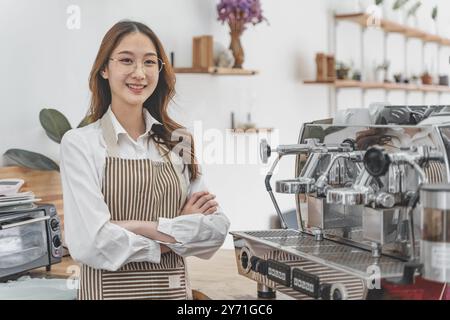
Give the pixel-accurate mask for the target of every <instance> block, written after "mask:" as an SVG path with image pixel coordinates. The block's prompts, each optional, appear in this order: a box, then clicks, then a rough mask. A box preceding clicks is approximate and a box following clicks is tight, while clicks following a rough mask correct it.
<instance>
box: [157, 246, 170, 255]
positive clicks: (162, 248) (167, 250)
mask: <svg viewBox="0 0 450 320" xmlns="http://www.w3.org/2000/svg"><path fill="white" fill-rule="evenodd" d="M159 247H160V248H161V254H163V253H167V252H170V251H171V250H170V249H169V247H168V246H166V245H164V244H160V245H159Z"/></svg>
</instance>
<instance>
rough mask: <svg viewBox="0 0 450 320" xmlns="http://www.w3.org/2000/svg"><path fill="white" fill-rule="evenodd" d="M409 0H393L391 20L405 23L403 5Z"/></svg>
mask: <svg viewBox="0 0 450 320" xmlns="http://www.w3.org/2000/svg"><path fill="white" fill-rule="evenodd" d="M408 2H409V0H395V2H394V4H393V5H392V16H391V20H393V21H395V22H397V23H400V24H404V23H405V5H406V4H407V3H408Z"/></svg>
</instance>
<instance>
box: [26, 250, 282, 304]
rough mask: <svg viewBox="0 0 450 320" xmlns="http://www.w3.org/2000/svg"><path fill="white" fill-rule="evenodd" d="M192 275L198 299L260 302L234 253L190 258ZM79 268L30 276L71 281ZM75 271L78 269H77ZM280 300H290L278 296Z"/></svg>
mask: <svg viewBox="0 0 450 320" xmlns="http://www.w3.org/2000/svg"><path fill="white" fill-rule="evenodd" d="M187 264H188V273H189V278H190V279H191V287H192V290H193V294H194V299H197V300H202V299H213V300H244V299H249V300H253V299H257V295H256V282H254V281H252V280H250V279H248V278H246V277H243V276H241V275H239V274H238V272H237V266H236V259H235V257H234V250H225V249H222V250H219V251H218V252H217V253H216V254H215V255H214V256H213V257H212V258H211V259H209V260H202V259H199V258H195V257H189V258H187ZM76 266H77V264H76V263H75V262H74V261H73V260H72V259H71V258H70V257H65V258H63V261H62V262H61V263H58V264H55V265H53V266H52V270H51V271H50V272H46V271H45V268H40V269H37V270H34V271H32V272H30V275H31V276H32V277H44V276H48V277H55V278H67V277H69V276H71V275H72V274H73V271H72V272H71V270H74V269H75V268H76ZM74 267H75V268H74ZM277 299H280V300H284V299H290V297H288V296H286V295H283V294H282V293H279V292H277Z"/></svg>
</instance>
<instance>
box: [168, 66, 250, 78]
mask: <svg viewBox="0 0 450 320" xmlns="http://www.w3.org/2000/svg"><path fill="white" fill-rule="evenodd" d="M174 71H175V73H203V74H212V75H224V76H225V75H229V76H253V75H255V74H258V71H256V70H247V69H237V68H219V67H209V68H174Z"/></svg>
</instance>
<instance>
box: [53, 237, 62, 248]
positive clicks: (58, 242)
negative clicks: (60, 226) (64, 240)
mask: <svg viewBox="0 0 450 320" xmlns="http://www.w3.org/2000/svg"><path fill="white" fill-rule="evenodd" d="M52 241H53V245H54V246H55V247H56V248H58V247H60V246H61V239H59V236H54V237H53V239H52Z"/></svg>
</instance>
